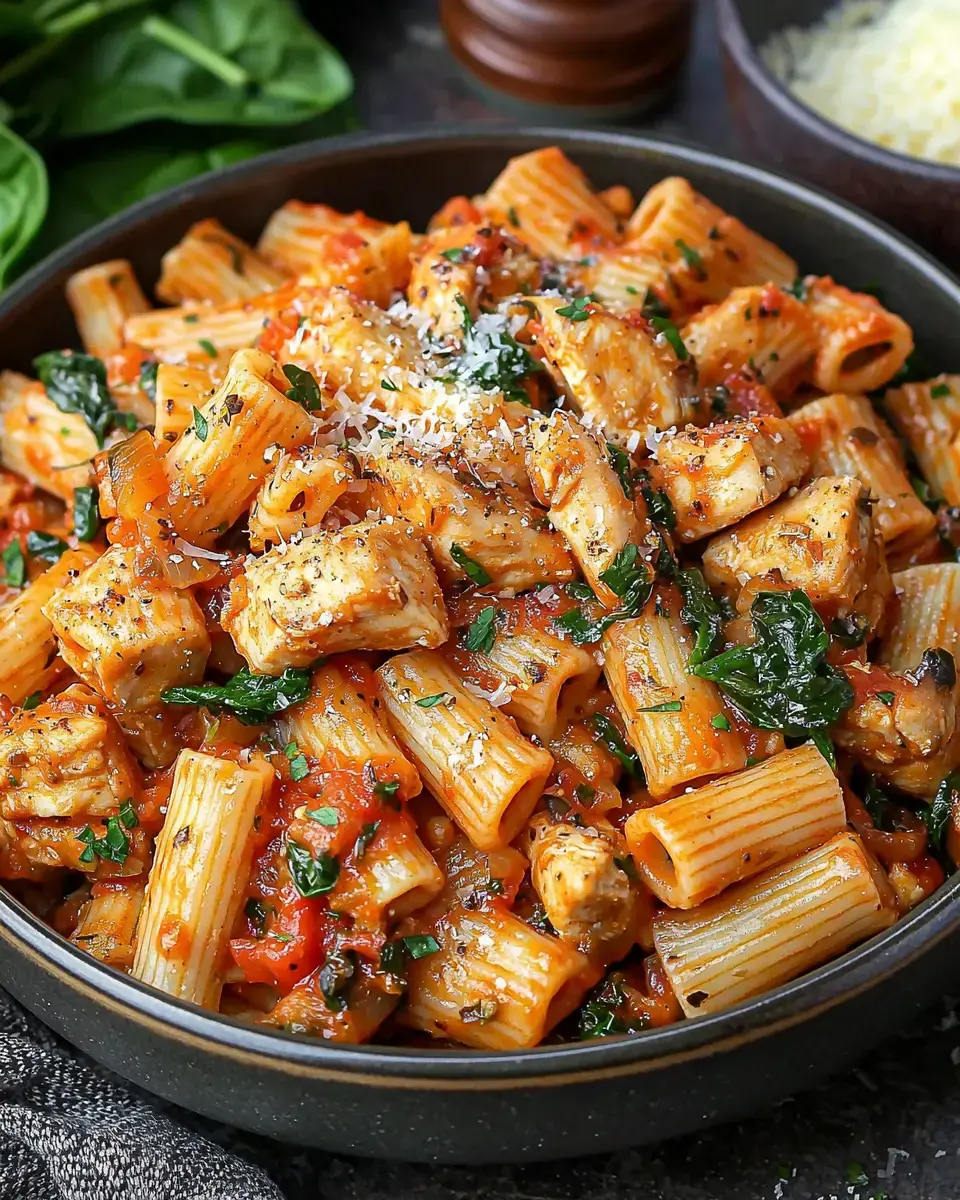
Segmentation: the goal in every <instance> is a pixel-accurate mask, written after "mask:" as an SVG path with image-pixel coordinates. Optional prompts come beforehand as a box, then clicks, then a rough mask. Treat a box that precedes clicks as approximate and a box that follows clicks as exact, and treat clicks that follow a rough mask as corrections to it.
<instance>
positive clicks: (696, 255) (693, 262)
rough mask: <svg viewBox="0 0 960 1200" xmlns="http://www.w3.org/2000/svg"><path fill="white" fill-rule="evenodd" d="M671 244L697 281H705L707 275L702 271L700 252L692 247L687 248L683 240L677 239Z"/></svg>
mask: <svg viewBox="0 0 960 1200" xmlns="http://www.w3.org/2000/svg"><path fill="white" fill-rule="evenodd" d="M673 244H674V245H675V246H676V248H677V249H678V250H679V251H680V253H681V254H682V255H683V261H684V262H685V263H686V264H687V266H688V267H689V268H690V270H691V271H693V273H694V275H695V276H696V277H697V279H706V277H707V273H706V271H705V270H704V269H703V258H702V257H701V255H700V252H699V251H697V250H694V248H693V247H692V246H688V245H687V243H686V242H685V241H684V240H683V238H677V240H676V241H675V242H674V243H673Z"/></svg>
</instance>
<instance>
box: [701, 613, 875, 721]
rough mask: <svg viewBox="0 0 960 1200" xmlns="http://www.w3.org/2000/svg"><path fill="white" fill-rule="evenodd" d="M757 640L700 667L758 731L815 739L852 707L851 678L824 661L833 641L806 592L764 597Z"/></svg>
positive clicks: (755, 615) (756, 628) (754, 616)
mask: <svg viewBox="0 0 960 1200" xmlns="http://www.w3.org/2000/svg"><path fill="white" fill-rule="evenodd" d="M750 615H751V618H752V621H753V629H754V637H755V641H754V642H752V643H751V644H750V645H748V646H733V647H731V648H730V649H729V650H724V651H722V652H721V653H720V654H718V655H717V656H716V657H714V658H710V659H707V660H706V661H704V662H700V663H697V664H696V665H695V666H694V667H693V668H692V673H693V674H694V675H699V676H700V677H701V678H702V679H709V680H710V681H711V682H713V683H716V684H717V685H718V686H719V687H720V688H721V690H722V691H723V692H724V693H725V694H726V695H727V696H728V697H729V698H730V699H731V700H732V701H733V703H734V704H735V705H736V706H737V708H738V709H739V710H740V711H741V712H742V713H743V714H744V715H745V716H746V717H747V719H748V720H749V721H750V722H751V724H753V725H754V726H756V727H757V728H758V729H775V730H780V731H781V732H782V733H785V734H787V735H788V736H790V737H803V738H806V737H810V736H812V734H813V732H814V730H818V729H826V728H827V727H829V726H830V725H833V724H834V723H835V722H836V721H838V720H839V719H840V717H841V716H842V715H843V713H844V712H845V711H846V710H847V709H848V708H849V707H850V705H851V704H852V703H853V688H852V686H851V684H850V681H849V680H848V679H847V677H846V675H845V674H844V673H843V672H842V671H839V670H837V669H836V668H835V667H832V666H830V664H829V663H827V662H826V661H825V658H826V654H827V650H828V649H829V646H830V637H829V635H828V633H827V631H826V629H825V628H824V624H823V621H822V620H821V618H820V616H819V614H818V613H817V611H816V610H815V609H814V607H813V605H812V604H811V603H810V600H809V597H808V596H807V595H806V593H805V592H802V591H799V590H796V591H792V592H760V593H759V594H758V595H757V597H756V599H755V600H754V602H753V606H752V608H751V610H750Z"/></svg>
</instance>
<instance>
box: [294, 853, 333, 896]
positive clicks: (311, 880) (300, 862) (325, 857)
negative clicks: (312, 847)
mask: <svg viewBox="0 0 960 1200" xmlns="http://www.w3.org/2000/svg"><path fill="white" fill-rule="evenodd" d="M287 866H288V867H289V869H290V878H291V879H292V880H293V886H294V887H295V888H296V889H297V891H298V892H299V893H300V895H301V896H303V897H304V898H305V899H310V897H312V896H323V895H325V894H326V893H327V892H330V891H332V890H333V888H334V887H335V886H336V883H337V879H338V878H339V876H340V864H339V862H338V861H337V860H336V859H335V858H334V857H333V855H332V854H320V855H318V856H317V857H316V858H314V856H313V855H312V854H311V853H310V851H309V850H308V849H307V848H306V846H301V845H300V843H299V842H294V841H291V840H288V841H287Z"/></svg>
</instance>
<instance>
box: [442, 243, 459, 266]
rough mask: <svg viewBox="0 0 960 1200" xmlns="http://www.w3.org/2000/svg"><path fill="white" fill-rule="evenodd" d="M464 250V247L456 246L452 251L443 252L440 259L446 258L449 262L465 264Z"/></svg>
mask: <svg viewBox="0 0 960 1200" xmlns="http://www.w3.org/2000/svg"><path fill="white" fill-rule="evenodd" d="M463 254H464V248H463V246H454V247H453V248H452V249H451V250H441V251H440V257H441V258H445V259H446V260H447V262H452V263H459V262H463Z"/></svg>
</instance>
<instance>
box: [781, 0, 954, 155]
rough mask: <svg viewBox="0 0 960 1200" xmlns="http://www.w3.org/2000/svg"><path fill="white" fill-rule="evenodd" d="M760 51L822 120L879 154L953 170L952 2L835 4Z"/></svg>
mask: <svg viewBox="0 0 960 1200" xmlns="http://www.w3.org/2000/svg"><path fill="white" fill-rule="evenodd" d="M761 53H762V55H763V59H764V61H765V62H766V64H767V66H768V67H769V68H770V70H771V71H773V73H774V74H775V75H776V76H777V77H778V78H779V79H781V80H783V82H784V83H786V84H787V86H788V87H789V88H790V90H791V91H792V92H793V93H794V95H795V96H797V98H798V99H800V100H802V101H803V102H804V103H805V104H809V105H810V107H811V108H813V109H815V110H816V111H817V112H819V113H820V114H821V115H823V116H825V117H826V118H827V119H828V120H831V121H834V122H835V123H836V124H838V125H841V126H843V127H844V128H845V129H848V130H850V131H851V132H852V133H855V134H857V135H858V136H860V137H863V138H866V139H867V140H868V141H872V142H876V143H877V144H878V145H880V146H884V147H886V148H887V149H888V150H895V151H898V152H899V153H901V154H908V155H911V156H912V157H914V158H925V159H933V160H936V161H939V162H945V163H955V164H957V165H960V0H892V2H891V0H844V3H842V4H840V5H839V6H837V7H836V8H833V9H831V10H830V11H828V13H827V14H826V16H825V18H824V19H823V21H821V22H820V23H819V24H817V25H813V26H811V27H810V28H808V29H800V28H798V27H796V26H791V27H790V28H788V29H785V30H783V31H781V32H780V33H778V34H776V35H774V37H772V38H771V39H770V40H769V41H768V42H767V43H766V45H765V46H763V47H762V51H761Z"/></svg>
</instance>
